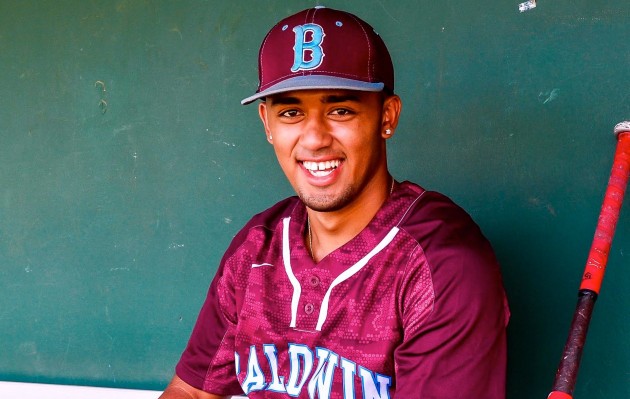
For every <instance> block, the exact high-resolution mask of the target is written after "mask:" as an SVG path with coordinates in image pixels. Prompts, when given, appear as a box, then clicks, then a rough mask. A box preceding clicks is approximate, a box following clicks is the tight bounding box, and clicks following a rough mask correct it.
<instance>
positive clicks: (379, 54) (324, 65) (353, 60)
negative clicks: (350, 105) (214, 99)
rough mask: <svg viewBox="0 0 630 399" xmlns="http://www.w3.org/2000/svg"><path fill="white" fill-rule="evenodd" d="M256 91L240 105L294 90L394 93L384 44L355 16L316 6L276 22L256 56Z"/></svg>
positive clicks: (390, 61) (372, 29) (392, 70)
mask: <svg viewBox="0 0 630 399" xmlns="http://www.w3.org/2000/svg"><path fill="white" fill-rule="evenodd" d="M258 78H259V84H258V90H256V94H254V95H253V96H250V97H247V98H245V99H244V100H243V101H241V104H249V103H251V102H252V101H254V100H256V99H259V98H264V97H266V96H269V95H272V94H277V93H283V92H287V91H292V90H305V89H348V90H359V91H375V92H376V91H381V90H384V89H385V90H387V91H390V92H393V91H394V67H393V65H392V60H391V57H390V55H389V51H387V47H386V46H385V43H384V42H383V40H382V39H381V37H380V36H379V35H378V33H376V31H374V28H372V27H371V26H370V25H369V24H367V23H366V22H365V21H363V20H361V19H359V18H358V17H357V16H355V15H353V14H350V13H347V12H344V11H339V10H333V9H331V8H325V7H322V6H318V7H315V8H310V9H307V10H304V11H301V12H299V13H297V14H295V15H292V16H290V17H287V18H285V19H283V20H282V21H280V22H278V23H277V24H276V25H275V26H274V27H273V28H272V29H271V30H270V31H269V33H267V36H266V37H265V39H264V40H263V43H262V45H261V46H260V52H259V55H258Z"/></svg>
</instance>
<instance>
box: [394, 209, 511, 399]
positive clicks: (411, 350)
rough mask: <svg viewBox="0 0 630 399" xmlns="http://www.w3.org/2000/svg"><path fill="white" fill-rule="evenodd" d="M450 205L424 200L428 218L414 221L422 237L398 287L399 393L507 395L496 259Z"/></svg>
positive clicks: (504, 314)
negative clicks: (401, 336) (400, 325)
mask: <svg viewBox="0 0 630 399" xmlns="http://www.w3.org/2000/svg"><path fill="white" fill-rule="evenodd" d="M438 202H439V201H438ZM453 206H454V205H453ZM453 206H450V205H448V204H447V203H443V204H438V205H437V206H432V205H431V206H428V208H429V209H425V211H428V212H430V213H431V215H432V216H431V217H430V218H429V222H428V223H426V224H425V223H422V224H421V225H418V226H415V227H412V228H411V230H413V229H414V228H416V229H417V231H416V236H417V237H419V244H418V248H417V251H416V253H414V256H413V257H412V259H411V263H410V265H408V267H407V271H406V272H407V273H408V275H407V277H406V279H405V285H404V287H402V289H401V294H400V295H401V299H400V303H401V304H402V309H401V314H402V322H403V329H404V339H403V343H402V344H401V345H400V346H399V347H398V348H397V349H396V351H395V362H396V397H401V398H410V399H413V398H418V399H443V398H449V399H455V398H484V399H504V398H505V374H506V357H507V356H506V351H507V349H506V326H507V322H508V318H509V310H508V307H507V299H506V296H505V292H504V289H503V284H502V278H501V274H500V270H499V266H498V263H497V261H496V259H495V256H494V253H493V251H492V248H491V247H490V244H489V243H488V242H487V240H486V239H485V238H484V237H483V235H482V234H481V232H480V231H479V229H478V227H477V226H476V224H474V222H472V220H471V219H469V216H468V215H467V214H466V213H465V212H464V211H463V210H461V209H459V208H457V207H455V208H453ZM427 281H428V282H429V283H428V284H427ZM427 286H428V287H429V289H428V290H427V289H426V287H427ZM420 287H423V288H422V289H421V288H420Z"/></svg>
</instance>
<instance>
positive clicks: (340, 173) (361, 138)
mask: <svg viewBox="0 0 630 399" xmlns="http://www.w3.org/2000/svg"><path fill="white" fill-rule="evenodd" d="M399 112H400V99H399V98H398V97H397V96H389V97H386V96H385V95H384V94H383V93H380V92H379V93H374V92H360V91H350V90H300V91H293V92H288V93H282V94H276V95H273V96H271V97H268V98H267V99H266V100H265V102H263V103H261V104H260V106H259V114H260V117H261V119H262V121H263V124H264V126H265V132H266V134H267V140H268V141H269V142H270V143H271V144H273V146H274V150H275V153H276V156H277V158H278V161H279V163H280V167H281V168H282V170H283V171H284V173H285V175H286V176H287V178H288V180H289V182H290V183H291V185H292V186H293V188H294V190H295V191H296V193H297V194H298V196H299V197H300V199H301V200H302V201H303V202H304V203H305V204H306V206H307V207H309V208H310V209H312V210H315V211H319V212H331V211H338V210H340V209H343V208H346V207H348V206H363V205H366V204H370V203H373V202H378V206H380V204H381V203H382V202H383V200H384V198H386V197H387V193H388V191H389V183H390V177H389V173H388V171H387V156H386V148H385V140H386V139H387V138H389V137H391V135H388V134H386V133H385V131H386V129H391V131H393V130H394V128H395V127H396V124H397V122H398V114H399Z"/></svg>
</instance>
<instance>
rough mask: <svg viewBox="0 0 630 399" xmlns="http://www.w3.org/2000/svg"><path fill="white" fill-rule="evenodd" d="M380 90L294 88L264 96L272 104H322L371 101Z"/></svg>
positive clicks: (377, 96) (376, 97) (379, 93)
mask: <svg viewBox="0 0 630 399" xmlns="http://www.w3.org/2000/svg"><path fill="white" fill-rule="evenodd" d="M380 95H381V92H368V91H358V90H345V89H316V90H294V91H288V92H285V93H278V94H274V95H271V96H268V97H267V98H266V101H267V103H269V104H271V105H274V104H303V103H309V102H318V103H322V104H330V103H341V102H354V103H371V102H373V101H374V100H375V99H378V98H380Z"/></svg>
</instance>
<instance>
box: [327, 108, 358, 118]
mask: <svg viewBox="0 0 630 399" xmlns="http://www.w3.org/2000/svg"><path fill="white" fill-rule="evenodd" d="M330 114H331V115H336V116H350V115H354V112H353V111H351V110H349V109H347V108H335V109H333V110H332V111H331V112H330Z"/></svg>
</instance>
